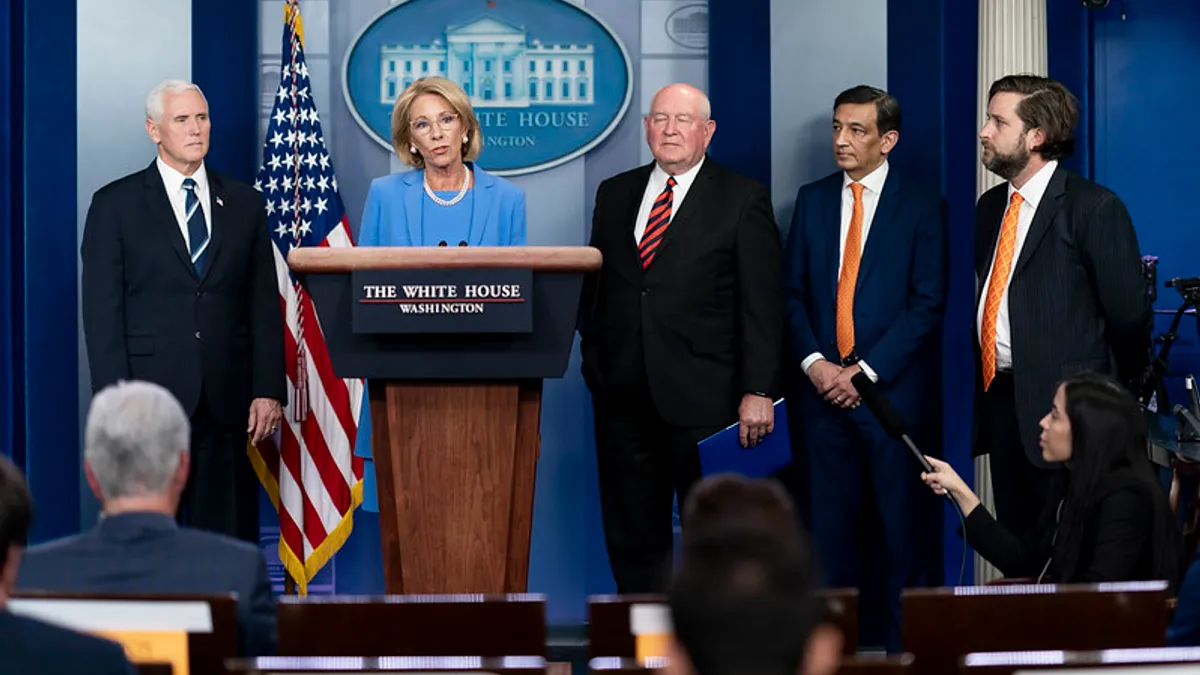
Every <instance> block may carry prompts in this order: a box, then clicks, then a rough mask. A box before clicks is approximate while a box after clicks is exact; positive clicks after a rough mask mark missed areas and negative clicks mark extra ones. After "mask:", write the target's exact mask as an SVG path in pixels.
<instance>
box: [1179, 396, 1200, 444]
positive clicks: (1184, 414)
mask: <svg viewBox="0 0 1200 675" xmlns="http://www.w3.org/2000/svg"><path fill="white" fill-rule="evenodd" d="M1174 412H1175V416H1176V417H1178V418H1179V419H1181V420H1183V423H1184V424H1185V425H1186V426H1187V427H1188V429H1189V431H1190V433H1189V434H1188V435H1190V436H1192V438H1191V439H1181V440H1193V439H1195V438H1197V437H1200V419H1196V416H1195V415H1193V414H1192V411H1190V410H1188V409H1187V408H1185V407H1183V406H1181V405H1179V404H1178V403H1176V404H1175V410H1174Z"/></svg>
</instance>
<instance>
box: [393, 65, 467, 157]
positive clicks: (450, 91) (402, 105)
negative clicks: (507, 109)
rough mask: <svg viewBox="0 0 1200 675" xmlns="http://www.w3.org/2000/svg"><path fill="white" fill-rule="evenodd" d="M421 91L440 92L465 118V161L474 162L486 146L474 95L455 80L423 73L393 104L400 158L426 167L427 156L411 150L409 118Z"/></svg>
mask: <svg viewBox="0 0 1200 675" xmlns="http://www.w3.org/2000/svg"><path fill="white" fill-rule="evenodd" d="M422 94H437V95H438V96H441V97H442V98H444V99H445V100H446V103H449V104H450V107H451V108H452V109H453V110H454V112H455V113H457V114H458V119H460V120H462V122H463V133H464V134H466V135H467V142H466V143H463V144H462V156H463V161H466V162H471V161H474V160H475V158H476V157H478V156H479V151H480V150H481V149H482V148H483V130H482V129H481V128H480V127H479V119H478V118H477V117H475V110H474V109H473V108H472V107H471V99H470V98H468V97H467V93H466V92H465V91H463V90H462V87H460V86H458V85H457V84H455V83H454V82H451V81H450V80H447V79H446V78H444V77H422V78H421V79H419V80H417V81H416V82H413V83H412V84H410V85H408V88H407V89H405V90H404V93H402V94H400V98H398V99H396V105H395V106H394V107H393V108H392V148H393V149H395V151H396V155H397V156H398V157H400V160H401V161H403V162H404V163H405V164H407V165H409V166H413V167H416V168H418V169H421V168H424V166H425V159H424V158H423V157H421V155H420V153H415V152H413V151H412V126H411V124H412V120H410V119H409V118H408V116H409V113H410V112H411V110H412V105H413V101H416V100H417V97H418V96H420V95H422Z"/></svg>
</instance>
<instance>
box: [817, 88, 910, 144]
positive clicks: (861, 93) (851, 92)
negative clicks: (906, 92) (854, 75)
mask: <svg viewBox="0 0 1200 675" xmlns="http://www.w3.org/2000/svg"><path fill="white" fill-rule="evenodd" d="M862 103H874V104H875V126H876V127H878V129H879V135H880V136H882V135H884V134H886V133H887V132H889V131H900V125H901V123H902V122H903V119H902V117H901V115H900V102H899V101H897V100H896V97H895V96H892V95H891V94H889V93H887V92H886V91H884V90H882V89H880V88H878V87H872V86H869V85H865V84H860V85H858V86H857V87H850V88H849V89H847V90H846V91H843V92H842V93H840V94H838V95H837V98H836V99H834V100H833V110H834V112H837V109H838V107H839V106H842V105H846V104H862Z"/></svg>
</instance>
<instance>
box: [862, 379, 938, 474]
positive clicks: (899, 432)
mask: <svg viewBox="0 0 1200 675" xmlns="http://www.w3.org/2000/svg"><path fill="white" fill-rule="evenodd" d="M850 383H851V384H853V385H854V388H855V389H857V390H858V395H859V396H860V397H862V402H863V403H865V404H866V406H867V410H870V411H871V415H872V416H874V417H875V419H876V420H878V421H879V424H880V426H882V427H883V430H884V431H885V432H887V435H888V436H891V437H892V438H895V439H896V440H899V441H903V442H904V444H905V445H907V446H908V449H909V450H910V451H911V452H912V454H913V456H914V457H916V458H917V461H918V462H920V463H921V467H922V468H924V469H925V472H926V473H933V466H931V465H930V464H929V460H927V459H925V455H924V454H922V453H921V451H920V450H918V449H917V444H916V443H913V440H912V439H911V438H909V436H908V425H907V424H905V422H904V417H902V416H901V415H900V411H899V410H896V406H894V405H892V402H891V401H889V400H887V397H886V396H884V395H883V392H882V391H880V390H879V385H877V384H875V383H874V382H872V381H871V378H869V377H867V374H866V373H863V372H859V373H858V374H857V375H855V376H854V377H852V378H850Z"/></svg>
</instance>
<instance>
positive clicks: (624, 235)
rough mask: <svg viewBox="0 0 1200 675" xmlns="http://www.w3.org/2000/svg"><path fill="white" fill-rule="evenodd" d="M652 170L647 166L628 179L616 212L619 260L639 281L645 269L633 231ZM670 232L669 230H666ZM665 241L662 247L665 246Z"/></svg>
mask: <svg viewBox="0 0 1200 675" xmlns="http://www.w3.org/2000/svg"><path fill="white" fill-rule="evenodd" d="M653 170H654V164H648V165H646V166H644V167H642V169H641V170H640V171H638V172H637V173H635V174H633V177H632V178H630V181H629V186H628V189H627V190H626V192H625V203H624V204H622V205H621V209H620V210H619V211H618V213H619V214H620V221H619V222H620V233H619V239H620V244H619V246H620V248H619V249H618V250H620V251H621V252H622V253H623V255H622V256H621V258H622V259H623V260H625V262H626V263H627V264H628V265H629V272H630V274H631V275H632V276H631V278H632V279H636V280H639V281H640V280H641V278H642V276H643V275H644V274H645V269H644V268H643V267H642V256H641V254H639V253H638V241H637V239H635V238H634V231H635V229H636V228H637V225H638V222H637V219H638V210H639V209H640V208H641V206H642V195H644V194H645V193H646V182H647V181H649V180H650V172H651V171H653ZM667 231H668V232H669V231H670V228H667ZM665 244H666V241H664V242H663V244H662V245H665ZM662 245H660V247H659V251H658V252H659V253H660V254H661V253H662Z"/></svg>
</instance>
